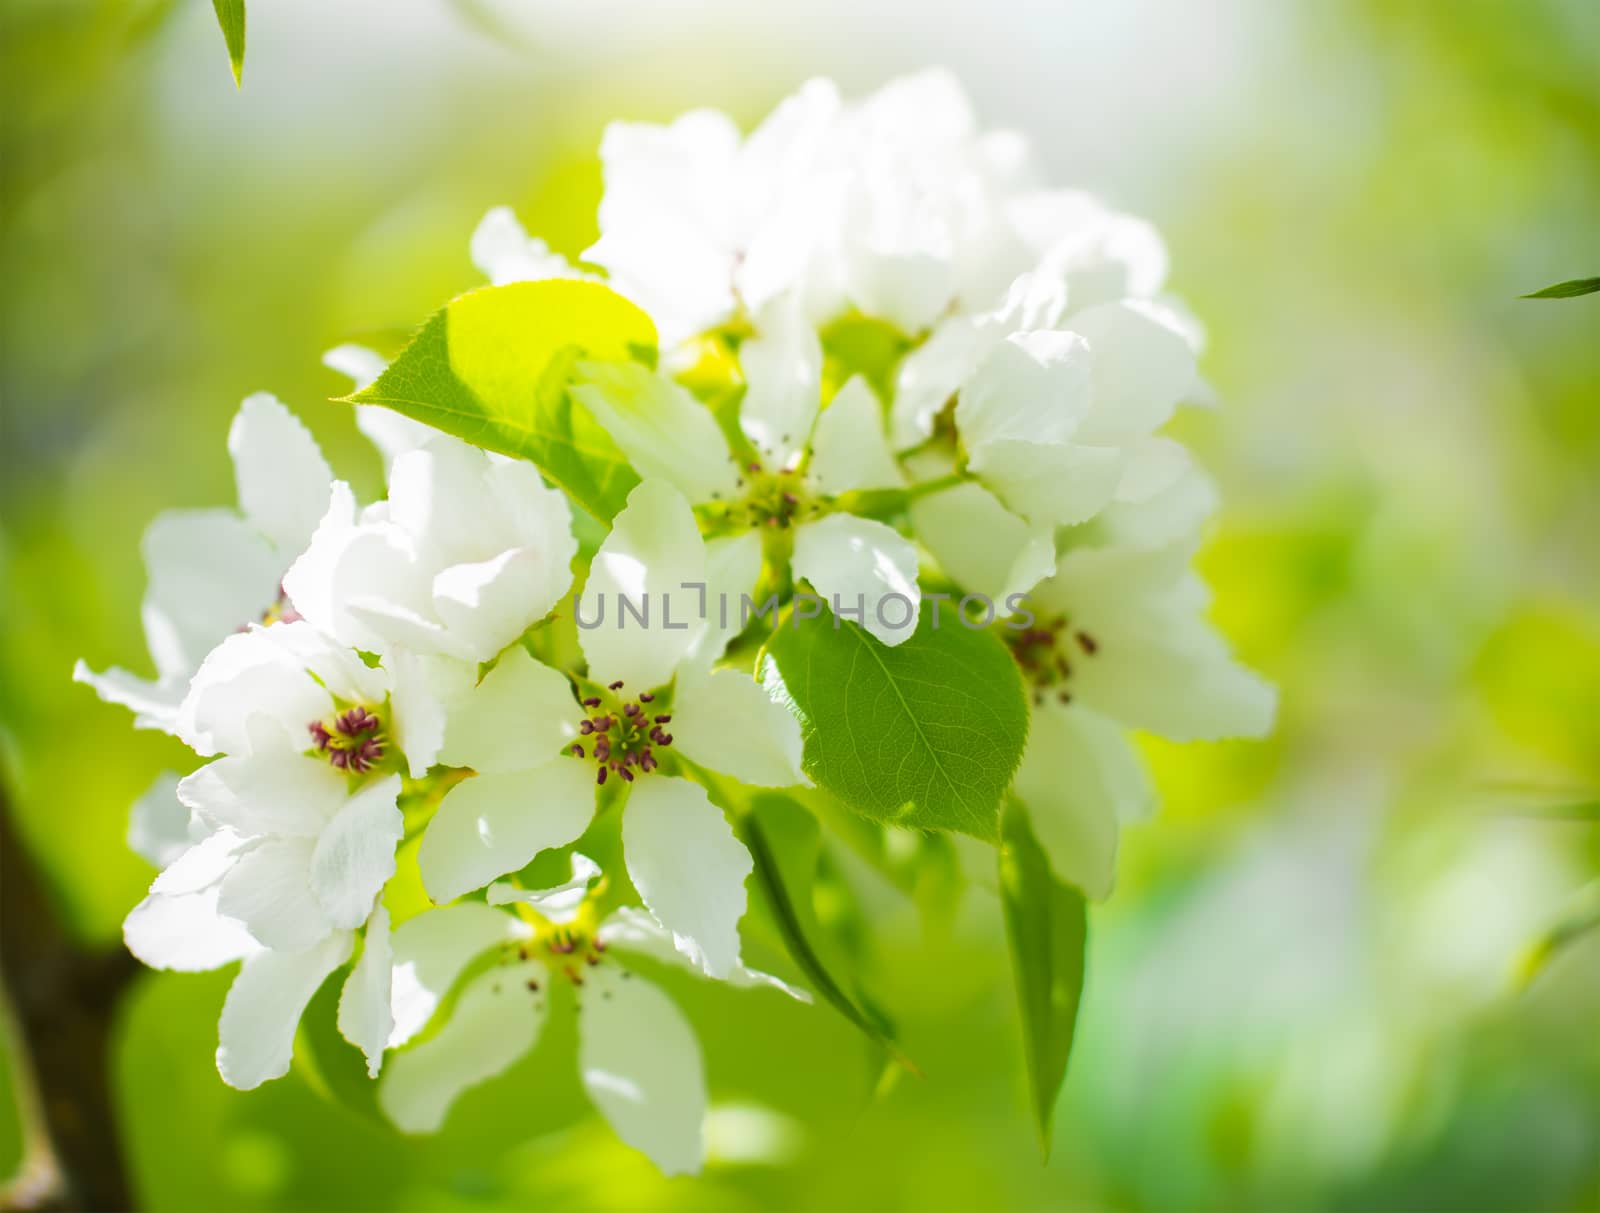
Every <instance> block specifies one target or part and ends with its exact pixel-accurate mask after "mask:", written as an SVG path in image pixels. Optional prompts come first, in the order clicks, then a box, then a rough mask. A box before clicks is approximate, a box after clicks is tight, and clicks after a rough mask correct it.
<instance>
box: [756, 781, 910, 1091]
mask: <svg viewBox="0 0 1600 1213" xmlns="http://www.w3.org/2000/svg"><path fill="white" fill-rule="evenodd" d="M739 828H740V832H741V834H742V835H743V836H744V842H745V846H747V847H748V848H749V849H750V856H751V858H752V859H753V860H754V861H755V872H754V873H753V880H754V882H755V883H754V888H755V889H756V892H757V894H758V895H759V896H760V897H761V898H762V899H763V900H764V901H765V903H766V906H767V909H768V912H769V916H770V917H771V919H772V921H773V923H774V924H775V925H776V926H777V928H778V933H779V935H780V936H782V938H783V943H784V947H785V948H786V949H788V952H789V956H790V958H791V959H792V960H793V961H794V963H795V964H796V965H797V966H798V967H799V969H800V971H801V973H803V974H804V975H805V979H806V981H807V982H809V983H810V985H811V988H812V989H813V990H815V991H816V992H817V993H818V994H820V995H821V996H822V997H823V998H825V999H826V1000H827V1001H828V1002H829V1003H831V1004H832V1005H833V1007H834V1008H835V1009H836V1010H837V1011H838V1012H839V1014H841V1015H843V1016H844V1017H845V1018H846V1019H848V1020H849V1021H850V1022H851V1023H853V1024H854V1025H855V1026H856V1027H858V1028H860V1029H861V1031H862V1032H864V1033H866V1035H867V1037H868V1038H869V1039H871V1040H872V1041H873V1043H875V1044H878V1045H881V1046H882V1047H883V1048H884V1049H885V1050H887V1051H888V1053H889V1055H890V1056H891V1057H893V1058H894V1060H895V1061H897V1062H899V1064H900V1065H902V1066H904V1067H905V1068H906V1069H908V1070H910V1071H911V1072H912V1073H919V1071H918V1070H917V1068H916V1066H915V1065H913V1064H912V1062H911V1061H910V1060H908V1059H907V1058H906V1057H905V1055H904V1054H902V1053H901V1052H900V1049H899V1046H897V1045H896V1044H895V1042H894V1038H893V1035H892V1032H891V1030H890V1027H889V1025H888V1024H887V1023H886V1022H885V1021H884V1019H883V1017H882V1016H881V1015H879V1014H877V1013H876V1012H875V1011H873V1010H872V1008H871V1007H870V1005H869V1004H867V1003H866V1000H865V999H862V998H861V997H860V996H859V994H858V995H857V996H855V997H852V996H851V995H850V994H848V993H846V991H845V989H844V987H843V986H842V985H841V984H840V983H839V981H838V980H837V979H835V977H834V976H833V974H832V972H831V971H830V970H829V968H828V966H827V964H826V963H825V962H824V961H823V959H822V956H821V954H820V953H819V951H818V946H817V945H816V944H815V943H813V940H815V939H817V938H818V937H819V935H820V928H819V927H818V925H817V920H816V911H815V908H814V906H813V905H812V901H811V890H812V887H813V886H814V885H815V884H816V881H817V864H818V861H819V858H820V856H821V850H822V831H821V829H820V828H819V827H818V825H817V821H816V818H814V817H812V816H811V814H810V813H807V812H806V811H805V810H804V809H802V808H801V807H800V806H799V805H797V804H795V803H794V802H793V801H791V800H788V799H786V798H784V797H782V796H770V795H763V796H758V797H756V798H755V799H754V801H753V803H752V804H751V807H750V810H749V812H747V813H743V814H741V815H740V817H739Z"/></svg>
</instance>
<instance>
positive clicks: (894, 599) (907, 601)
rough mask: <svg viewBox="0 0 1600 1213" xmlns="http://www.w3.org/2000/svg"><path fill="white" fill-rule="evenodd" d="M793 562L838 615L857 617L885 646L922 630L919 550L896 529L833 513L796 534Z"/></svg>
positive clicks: (796, 572) (796, 570) (802, 575)
mask: <svg viewBox="0 0 1600 1213" xmlns="http://www.w3.org/2000/svg"><path fill="white" fill-rule="evenodd" d="M790 564H791V566H792V567H793V569H794V575H795V576H796V577H803V578H805V579H806V580H807V581H809V582H810V583H811V584H812V586H813V587H814V588H815V589H816V592H817V594H818V595H819V596H820V597H821V598H822V599H823V600H824V601H826V602H827V604H828V608H829V610H831V611H832V612H833V613H834V615H835V616H836V617H843V618H850V619H853V620H855V621H856V622H857V623H860V625H861V626H862V627H864V628H866V630H867V631H869V632H871V633H872V634H873V635H874V636H876V637H877V638H878V639H879V640H881V641H882V642H883V643H884V644H888V645H896V644H899V643H900V642H901V641H903V640H905V639H906V638H907V637H909V636H910V635H911V633H912V632H914V631H915V630H916V626H917V613H918V610H919V594H918V590H917V549H916V547H915V546H914V545H913V544H912V543H911V541H910V540H909V539H907V538H905V536H903V535H901V534H900V533H899V532H898V531H896V530H894V528H892V527H890V526H887V525H885V524H884V523H882V522H876V521H874V520H872V519H870V518H857V517H855V516H854V515H852V514H830V515H829V516H828V517H826V518H823V519H821V520H820V521H817V522H808V523H806V524H805V525H804V526H802V527H800V528H799V529H798V530H797V531H796V532H795V537H794V556H793V558H792V560H791V561H790Z"/></svg>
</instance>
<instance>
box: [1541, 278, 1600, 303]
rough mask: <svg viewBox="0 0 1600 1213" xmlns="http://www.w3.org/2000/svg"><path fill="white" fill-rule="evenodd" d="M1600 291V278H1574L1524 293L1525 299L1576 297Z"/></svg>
mask: <svg viewBox="0 0 1600 1213" xmlns="http://www.w3.org/2000/svg"><path fill="white" fill-rule="evenodd" d="M1596 291H1600V278H1574V279H1572V280H1571V281H1569V282H1558V283H1556V284H1555V285H1554V286H1547V287H1545V288H1544V290H1542V291H1534V292H1533V293H1532V294H1529V295H1524V296H1523V298H1524V299H1575V298H1577V297H1578V296H1579V295H1592V294H1594V293H1595V292H1596Z"/></svg>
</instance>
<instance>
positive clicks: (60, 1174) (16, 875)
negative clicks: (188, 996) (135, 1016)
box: [0, 794, 138, 1213]
mask: <svg viewBox="0 0 1600 1213" xmlns="http://www.w3.org/2000/svg"><path fill="white" fill-rule="evenodd" d="M137 970H138V966H137V964H136V963H135V962H134V960H133V958H132V957H131V956H129V955H128V953H127V952H126V951H125V950H123V949H122V948H121V947H120V946H119V947H116V948H113V949H110V950H107V951H100V952H93V951H88V950H86V949H84V948H82V947H81V946H79V944H78V943H77V942H76V941H74V940H73V938H72V937H71V935H70V934H69V933H68V931H67V929H66V927H65V926H64V924H63V922H62V915H61V911H60V907H59V906H58V905H57V904H56V902H55V901H54V899H52V897H51V896H50V894H49V891H48V890H47V889H46V888H45V887H44V885H43V883H42V882H41V881H40V879H39V876H38V874H37V872H36V871H35V870H34V867H33V864H32V863H31V861H30V859H29V857H28V854H27V851H26V849H25V848H24V847H23V846H22V843H21V841H20V840H19V839H18V837H17V835H16V831H15V830H14V829H13V828H12V823H11V810H10V805H9V804H7V803H5V802H4V798H3V794H0V972H3V973H4V980H5V993H6V1001H7V1002H8V1003H9V1009H10V1011H11V1023H10V1024H8V1025H7V1035H8V1036H9V1037H10V1039H11V1042H12V1044H13V1046H14V1050H13V1051H14V1054H15V1064H14V1066H13V1069H14V1071H15V1075H16V1078H15V1081H16V1085H17V1090H18V1099H19V1106H20V1110H21V1112H22V1116H23V1120H24V1124H25V1135H26V1139H27V1142H26V1144H27V1154H26V1155H25V1158H24V1162H23V1168H22V1170H21V1172H20V1173H19V1174H18V1176H17V1177H16V1180H15V1181H14V1182H13V1183H12V1184H11V1185H10V1186H9V1187H8V1188H7V1189H6V1190H5V1191H4V1193H3V1195H0V1207H5V1208H18V1209H84V1210H112V1211H117V1213H120V1211H122V1210H128V1209H132V1208H133V1197H132V1194H131V1192H130V1190H129V1187H128V1181H127V1175H126V1171H125V1169H124V1166H123V1161H122V1151H121V1146H120V1141H119V1138H118V1134H117V1125H116V1116H115V1112H114V1110H113V1106H112V1099H111V1088H110V1077H111V1072H110V1065H111V1056H110V1048H109V1043H110V1033H111V1024H112V1019H113V1017H114V1015H115V1012H116V1007H117V1002H118V999H119V997H120V995H121V994H122V992H123V990H124V989H126V987H127V986H128V983H129V982H130V981H131V980H132V979H133V976H134V974H135V973H136V972H137Z"/></svg>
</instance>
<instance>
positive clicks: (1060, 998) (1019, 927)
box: [1000, 801, 1088, 1157]
mask: <svg viewBox="0 0 1600 1213" xmlns="http://www.w3.org/2000/svg"><path fill="white" fill-rule="evenodd" d="M1000 902H1001V906H1002V907H1003V908H1004V911H1005V920H1006V940H1007V942H1008V943H1009V944H1010V948H1011V969H1012V974H1013V976H1014V977H1015V979H1016V985H1017V1009H1018V1011H1019V1013H1020V1014H1021V1018H1022V1046H1023V1055H1024V1059H1025V1061H1026V1065H1027V1072H1028V1090H1029V1092H1030V1094H1031V1095H1032V1097H1033V1115H1034V1123H1035V1126H1036V1127H1037V1129H1038V1131H1039V1148H1040V1149H1041V1150H1043V1151H1044V1153H1045V1155H1046V1157H1048V1156H1049V1153H1050V1121H1051V1118H1052V1116H1053V1115H1054V1112H1055V1106H1056V1096H1057V1095H1058V1094H1059V1093H1060V1090H1061V1083H1062V1080H1063V1079H1065V1078H1066V1074H1067V1060H1068V1058H1069V1057H1070V1056H1071V1054H1072V1037H1073V1033H1074V1031H1075V1030H1076V1027H1077V1022H1078V1002H1079V1000H1080V999H1081V997H1082V995H1083V961H1084V945H1085V941H1086V939H1087V935H1088V920H1087V915H1086V913H1085V907H1084V900H1083V894H1082V893H1080V892H1078V890H1077V889H1074V888H1072V887H1071V886H1069V885H1064V884H1062V883H1061V882H1060V881H1058V880H1057V879H1056V878H1055V877H1054V876H1053V875H1052V874H1051V872H1050V863H1049V860H1048V859H1047V858H1046V857H1045V854H1044V851H1043V850H1042V849H1041V848H1040V846H1039V841H1038V839H1037V838H1035V837H1034V834H1033V828H1032V826H1030V825H1029V823H1028V816H1027V812H1026V811H1025V810H1024V809H1023V807H1022V806H1021V804H1019V803H1016V802H1014V801H1013V802H1011V803H1009V804H1007V806H1006V809H1005V812H1004V814H1003V815H1002V818H1001V842H1000Z"/></svg>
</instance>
